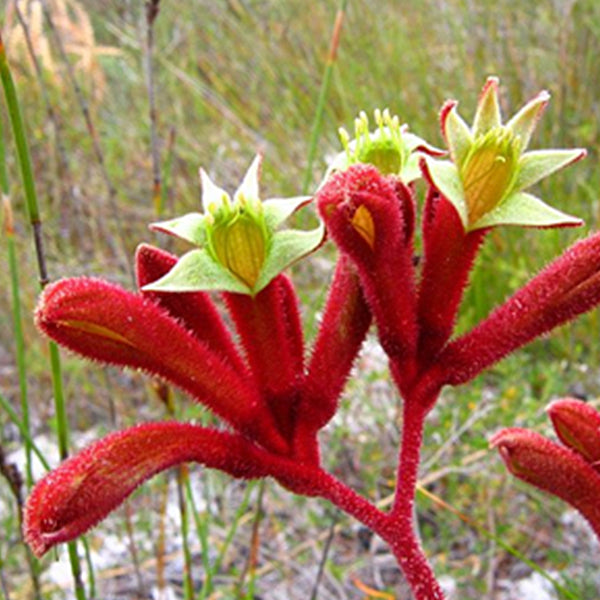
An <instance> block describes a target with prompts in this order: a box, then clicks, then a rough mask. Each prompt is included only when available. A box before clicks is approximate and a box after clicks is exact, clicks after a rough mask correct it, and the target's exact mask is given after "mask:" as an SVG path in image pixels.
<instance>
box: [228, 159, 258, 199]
mask: <svg viewBox="0 0 600 600" xmlns="http://www.w3.org/2000/svg"><path fill="white" fill-rule="evenodd" d="M261 163H262V156H261V155H260V154H257V155H256V156H255V157H254V160H253V161H252V164H251V165H250V167H249V168H248V170H247V171H246V174H245V175H244V179H243V180H242V183H241V184H240V187H239V188H238V189H237V191H236V193H235V195H234V198H233V199H234V200H238V199H239V198H240V197H243V198H245V199H246V200H250V201H255V202H256V201H257V200H258V199H259V198H260V196H259V195H258V194H259V192H258V176H259V173H260V165H261Z"/></svg>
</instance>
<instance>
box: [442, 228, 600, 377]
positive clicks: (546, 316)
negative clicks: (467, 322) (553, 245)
mask: <svg viewBox="0 0 600 600" xmlns="http://www.w3.org/2000/svg"><path fill="white" fill-rule="evenodd" d="M598 256H600V234H598V233H596V234H594V235H592V236H590V237H588V238H586V239H584V240H582V241H580V242H577V243H576V244H574V245H573V246H571V247H570V248H569V249H568V250H566V251H565V252H564V254H563V255H562V256H560V257H558V258H557V259H556V260H555V261H554V262H552V263H550V265H548V266H547V267H546V268H545V269H543V270H542V271H541V272H540V273H539V274H538V275H537V276H536V277H534V278H533V279H532V280H531V281H530V282H529V283H527V284H526V285H525V286H524V287H523V288H521V289H520V290H519V291H518V292H516V293H515V294H514V295H513V296H512V297H511V298H509V299H508V300H507V301H506V302H505V303H504V304H503V305H502V306H500V307H499V308H497V309H496V310H495V311H493V312H492V314H491V315H490V316H489V317H487V318H486V319H485V320H484V321H483V322H482V323H480V324H479V325H477V326H476V327H475V329H473V330H472V331H470V332H468V333H466V334H465V335H464V336H462V337H460V338H458V339H456V340H454V341H453V342H451V343H450V344H448V346H446V348H445V349H444V350H443V351H442V352H441V354H440V356H439V358H438V361H437V365H436V366H435V367H434V369H435V370H437V371H439V372H441V373H442V375H441V380H442V382H443V383H447V384H450V385H459V384H461V383H464V382H466V381H468V380H469V379H472V378H473V377H475V376H476V375H477V374H478V373H480V372H481V371H482V370H483V369H485V368H487V367H489V366H490V365H492V364H494V363H495V362H497V361H498V360H500V359H501V358H503V357H504V356H506V355H507V354H509V353H510V352H514V351H515V350H516V349H517V348H519V347H520V346H523V345H525V344H527V343H528V342H530V341H532V340H533V339H535V338H536V337H538V336H540V335H542V334H544V333H547V332H548V331H550V330H551V329H554V328H555V327H557V326H559V325H562V324H563V323H566V322H567V321H570V320H571V319H574V318H575V317H577V316H578V315H580V314H582V313H584V312H587V311H588V310H590V309H592V308H593V307H594V306H596V305H597V304H598V303H599V302H600V263H599V262H598Z"/></svg>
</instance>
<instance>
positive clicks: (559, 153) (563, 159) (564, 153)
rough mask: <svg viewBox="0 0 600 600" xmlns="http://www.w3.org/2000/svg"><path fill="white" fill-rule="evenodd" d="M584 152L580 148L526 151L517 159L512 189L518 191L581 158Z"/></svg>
mask: <svg viewBox="0 0 600 600" xmlns="http://www.w3.org/2000/svg"><path fill="white" fill-rule="evenodd" d="M585 154H586V151H585V150H583V149H582V148H574V149H573V150H536V151H535V152H526V153H525V154H523V156H521V159H520V160H519V172H518V174H517V177H516V179H515V182H514V184H513V185H514V187H513V191H515V192H519V191H521V190H524V189H525V188H528V187H529V186H531V185H533V184H534V183H537V182H538V181H540V180H541V179H544V177H548V175H551V174H552V173H554V172H555V171H558V170H559V169H562V168H563V167H566V166H567V165H570V164H571V163H573V162H575V161H576V160H579V159H580V158H583V157H584V156H585Z"/></svg>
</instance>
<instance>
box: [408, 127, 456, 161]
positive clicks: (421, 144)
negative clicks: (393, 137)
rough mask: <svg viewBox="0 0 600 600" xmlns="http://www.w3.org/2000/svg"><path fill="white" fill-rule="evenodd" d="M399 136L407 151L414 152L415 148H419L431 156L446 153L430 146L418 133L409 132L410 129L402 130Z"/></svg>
mask: <svg viewBox="0 0 600 600" xmlns="http://www.w3.org/2000/svg"><path fill="white" fill-rule="evenodd" d="M401 136H402V145H403V146H404V148H405V149H406V151H407V152H415V151H416V150H420V151H421V152H424V153H425V154H429V155H431V156H443V155H444V154H446V152H445V151H444V150H442V149H441V148H436V147H435V146H432V145H431V144H430V143H429V142H427V141H425V140H424V139H423V138H421V137H419V136H418V135H415V134H414V133H411V132H410V131H406V130H402V132H401Z"/></svg>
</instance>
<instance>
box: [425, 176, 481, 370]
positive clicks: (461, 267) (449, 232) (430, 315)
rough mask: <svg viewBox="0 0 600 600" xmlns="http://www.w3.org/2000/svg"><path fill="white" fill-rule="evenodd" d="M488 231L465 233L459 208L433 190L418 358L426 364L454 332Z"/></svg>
mask: <svg viewBox="0 0 600 600" xmlns="http://www.w3.org/2000/svg"><path fill="white" fill-rule="evenodd" d="M485 234H486V230H485V229H478V230H475V231H472V232H470V233H465V230H464V227H463V224H462V222H461V220H460V216H459V215H458V212H457V211H456V208H454V206H453V205H452V204H451V203H450V202H449V201H448V200H447V199H446V198H445V197H443V196H441V195H440V194H439V193H438V192H437V190H435V189H434V188H433V187H430V189H429V192H428V195H427V200H426V203H425V211H424V215H423V246H424V256H423V269H422V272H421V282H420V284H419V300H418V311H419V313H418V314H419V328H420V329H419V356H420V359H421V364H427V363H428V362H431V361H432V360H435V357H436V355H437V353H438V351H439V350H440V349H441V348H442V347H443V346H444V344H445V343H446V342H447V341H448V338H449V337H450V336H451V334H452V331H453V329H454V325H455V320H456V314H457V312H458V308H459V305H460V301H461V299H462V296H463V292H464V289H465V287H466V285H467V282H468V278H469V273H470V271H471V269H472V267H473V263H474V260H475V256H476V255H477V252H478V250H479V248H480V247H481V243H482V242H483V239H484V236H485Z"/></svg>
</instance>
